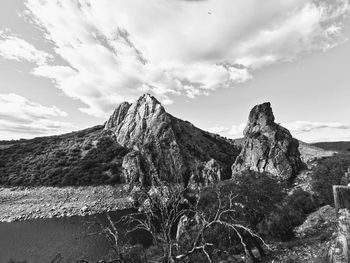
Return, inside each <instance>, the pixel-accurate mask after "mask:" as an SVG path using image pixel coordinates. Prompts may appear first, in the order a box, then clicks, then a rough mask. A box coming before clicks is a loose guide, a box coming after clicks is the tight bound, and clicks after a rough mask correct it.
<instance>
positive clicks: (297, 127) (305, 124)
mask: <svg viewBox="0 0 350 263" xmlns="http://www.w3.org/2000/svg"><path fill="white" fill-rule="evenodd" d="M283 126H284V127H286V128H287V129H289V130H290V132H291V133H292V135H293V136H294V137H296V138H298V139H299V140H302V141H305V142H320V141H349V140H350V124H345V123H338V122H311V121H295V122H291V123H286V124H284V125H283Z"/></svg>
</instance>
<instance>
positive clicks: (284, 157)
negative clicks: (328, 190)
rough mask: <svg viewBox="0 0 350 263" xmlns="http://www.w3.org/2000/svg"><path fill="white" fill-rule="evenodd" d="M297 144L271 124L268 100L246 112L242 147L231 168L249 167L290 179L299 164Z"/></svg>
mask: <svg viewBox="0 0 350 263" xmlns="http://www.w3.org/2000/svg"><path fill="white" fill-rule="evenodd" d="M298 146H299V143H298V140H296V139H294V138H293V137H292V135H291V134H290V132H289V131H288V130H287V129H286V128H284V127H282V126H280V125H278V124H277V123H275V117H274V115H273V112H272V109H271V105H270V103H263V104H261V105H257V106H255V107H254V108H253V109H252V110H251V112H250V114H249V120H248V124H247V127H246V128H245V130H244V143H243V147H242V150H241V153H240V154H239V156H238V157H237V159H236V161H235V163H234V165H233V166H232V171H233V173H236V172H240V171H242V170H246V169H249V170H254V171H258V172H268V173H271V174H273V175H275V176H276V177H279V178H281V179H284V180H290V179H293V177H294V176H295V175H296V174H297V173H298V172H299V171H300V169H301V168H302V166H303V163H302V161H301V158H300V152H299V150H298Z"/></svg>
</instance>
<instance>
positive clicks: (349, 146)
mask: <svg viewBox="0 0 350 263" xmlns="http://www.w3.org/2000/svg"><path fill="white" fill-rule="evenodd" d="M312 145H314V146H317V147H320V148H322V149H324V150H329V151H337V152H350V142H317V143H313V144H312Z"/></svg>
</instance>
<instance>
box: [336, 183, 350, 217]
mask: <svg viewBox="0 0 350 263" xmlns="http://www.w3.org/2000/svg"><path fill="white" fill-rule="evenodd" d="M333 196H334V206H335V209H336V210H337V211H338V210H339V209H341V208H346V209H348V210H349V211H350V187H349V186H343V185H333Z"/></svg>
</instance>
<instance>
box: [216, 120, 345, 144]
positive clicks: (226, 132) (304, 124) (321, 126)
mask: <svg viewBox="0 0 350 263" xmlns="http://www.w3.org/2000/svg"><path fill="white" fill-rule="evenodd" d="M280 125H282V126H283V127H285V128H287V129H288V130H289V131H290V132H291V134H292V135H293V137H295V138H297V139H299V140H301V141H304V142H310V143H311V142H320V141H348V140H350V124H345V123H338V122H312V121H294V122H289V123H282V124H280ZM245 127H246V124H245V123H241V124H239V125H232V126H231V128H228V127H225V126H220V127H213V128H211V129H209V131H211V132H213V133H218V134H220V135H222V136H225V137H229V138H233V139H236V138H241V137H243V131H244V128H245Z"/></svg>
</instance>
